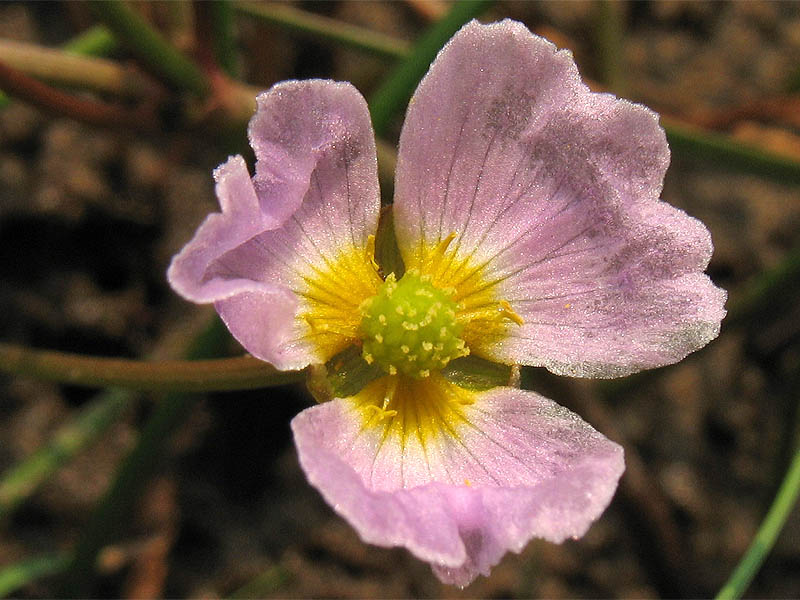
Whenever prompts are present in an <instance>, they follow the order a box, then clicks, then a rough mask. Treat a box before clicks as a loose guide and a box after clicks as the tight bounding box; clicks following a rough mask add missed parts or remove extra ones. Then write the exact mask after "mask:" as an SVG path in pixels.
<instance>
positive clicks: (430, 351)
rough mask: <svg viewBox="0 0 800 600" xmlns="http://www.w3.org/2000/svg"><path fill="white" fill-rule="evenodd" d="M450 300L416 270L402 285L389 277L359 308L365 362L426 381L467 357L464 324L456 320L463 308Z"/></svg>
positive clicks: (412, 271) (407, 276)
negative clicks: (453, 360) (462, 335)
mask: <svg viewBox="0 0 800 600" xmlns="http://www.w3.org/2000/svg"><path fill="white" fill-rule="evenodd" d="M451 296H452V292H450V291H449V290H442V289H439V288H437V287H434V286H433V284H431V278H430V277H429V276H426V275H420V274H419V272H417V271H415V270H409V271H407V272H406V274H405V275H403V277H402V278H401V279H400V281H397V280H396V278H395V276H394V273H391V274H389V276H388V277H386V281H384V282H383V284H382V285H381V287H380V288H379V289H378V293H377V294H376V295H375V296H373V297H372V298H369V299H368V300H366V301H364V303H363V304H362V305H361V314H362V319H361V333H362V336H363V337H362V339H363V349H362V356H363V357H364V360H366V361H367V362H368V363H370V364H372V363H373V362H375V363H377V364H378V365H379V366H380V367H381V368H383V370H384V371H386V372H387V373H389V374H390V375H395V374H397V373H398V372H400V373H403V374H405V375H409V376H410V377H413V378H415V379H422V378H423V377H428V376H429V375H430V374H431V371H432V370H439V369H441V368H443V367H444V366H446V365H447V363H449V362H450V361H451V360H452V359H454V358H458V357H460V356H466V355H467V354H469V348H467V347H466V346H465V344H464V340H462V339H461V338H459V335H461V330H462V329H463V325H462V324H460V323H458V322H457V321H456V311H457V310H458V308H459V306H458V305H457V304H456V302H454V301H453V300H452V299H451Z"/></svg>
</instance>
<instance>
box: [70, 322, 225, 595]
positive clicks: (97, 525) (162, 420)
mask: <svg viewBox="0 0 800 600" xmlns="http://www.w3.org/2000/svg"><path fill="white" fill-rule="evenodd" d="M226 336H227V332H226V331H225V328H224V326H222V324H221V323H220V321H219V319H214V320H213V321H212V322H211V324H210V325H209V327H208V328H207V329H206V330H205V331H204V332H202V333H201V334H200V335H199V336H198V337H197V338H196V339H195V340H193V342H192V343H191V345H190V347H189V349H188V351H187V353H186V355H187V358H189V359H190V360H196V361H199V360H200V359H202V358H208V357H210V356H215V355H216V354H217V352H218V351H219V350H218V349H219V348H220V347H222V346H223V345H224V340H225V339H226ZM197 401H198V397H197V396H188V395H184V394H168V395H167V396H165V397H164V399H163V400H162V401H161V402H159V403H158V404H157V405H156V406H155V409H154V410H153V413H152V414H151V415H150V418H149V419H148V421H147V423H146V424H145V426H144V428H143V429H142V432H141V434H140V435H139V439H138V441H137V443H136V446H135V447H134V449H133V450H132V451H131V452H130V454H128V456H127V457H126V458H125V460H124V461H123V463H122V466H121V467H120V468H119V470H118V471H117V476H116V478H115V479H114V482H113V483H112V484H111V487H110V488H109V489H108V491H107V492H106V494H105V495H104V496H103V499H102V500H101V501H100V502H99V503H98V505H97V507H96V508H95V510H94V512H93V513H92V515H91V517H90V518H89V522H88V523H87V524H86V526H85V527H84V528H83V530H82V533H81V537H80V539H79V540H78V543H77V545H76V547H75V551H74V553H73V555H72V560H71V561H70V563H69V565H68V567H67V569H66V573H65V576H64V579H63V581H62V587H61V590H60V594H58V595H59V596H62V597H87V596H89V595H90V591H91V582H92V578H93V575H94V566H95V562H96V560H97V554H98V552H99V551H100V549H101V548H103V547H104V546H106V545H108V544H109V543H111V542H113V541H114V540H116V539H118V538H119V536H120V535H122V533H123V531H124V527H125V525H126V523H127V522H128V521H129V519H130V514H131V512H132V511H133V509H134V507H135V505H136V502H137V501H138V499H139V497H140V496H141V494H142V492H143V491H144V489H145V486H146V484H147V482H148V481H149V479H150V476H151V475H152V474H153V473H154V472H155V470H156V467H157V465H158V462H159V459H160V458H161V457H162V456H163V455H164V454H165V452H166V450H167V448H168V446H169V444H170V443H171V434H172V432H173V431H174V430H175V428H176V427H177V426H178V425H179V424H180V423H181V422H182V421H183V420H184V419H185V417H186V416H187V415H188V414H189V412H190V410H191V409H192V407H194V405H195V404H196V402H197Z"/></svg>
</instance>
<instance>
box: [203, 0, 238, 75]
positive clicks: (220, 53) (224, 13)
mask: <svg viewBox="0 0 800 600" xmlns="http://www.w3.org/2000/svg"><path fill="white" fill-rule="evenodd" d="M208 4H209V6H208V10H209V13H210V15H211V28H212V39H213V41H214V54H215V56H216V59H217V64H219V66H220V68H221V69H222V70H223V71H224V72H225V74H226V75H228V76H230V77H237V76H238V75H239V61H238V60H237V58H236V55H237V52H236V37H235V35H234V31H235V27H234V26H235V23H234V13H233V4H232V3H231V2H230V0H210V1H209V3H208Z"/></svg>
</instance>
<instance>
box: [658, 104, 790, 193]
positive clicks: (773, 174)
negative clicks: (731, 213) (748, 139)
mask: <svg viewBox="0 0 800 600" xmlns="http://www.w3.org/2000/svg"><path fill="white" fill-rule="evenodd" d="M661 124H662V126H663V127H664V129H665V130H666V132H667V139H668V140H669V143H670V146H671V147H672V151H673V152H674V153H675V154H676V155H681V156H683V157H688V158H697V159H702V160H708V161H711V162H714V163H716V164H718V165H721V166H723V167H725V168H727V169H731V170H733V171H737V172H740V173H752V174H754V175H761V176H764V177H769V178H770V179H774V180H777V181H783V182H785V183H792V184H798V183H800V162H798V161H797V160H795V159H793V158H791V157H789V156H786V155H782V154H777V153H775V152H770V151H767V150H763V149H761V148H759V147H757V146H752V145H748V144H742V143H740V142H736V141H734V140H732V139H731V138H729V137H728V136H725V135H720V134H717V133H709V132H707V131H703V130H701V129H699V128H697V127H693V126H691V125H687V124H685V123H680V122H678V121H676V120H673V119H669V118H665V117H663V116H662V117H661Z"/></svg>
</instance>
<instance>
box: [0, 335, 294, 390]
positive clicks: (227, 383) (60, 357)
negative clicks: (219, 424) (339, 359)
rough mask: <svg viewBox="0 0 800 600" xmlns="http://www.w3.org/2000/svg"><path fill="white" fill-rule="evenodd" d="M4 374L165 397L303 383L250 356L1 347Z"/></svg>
mask: <svg viewBox="0 0 800 600" xmlns="http://www.w3.org/2000/svg"><path fill="white" fill-rule="evenodd" d="M0 372H3V373H8V374H10V375H21V376H28V377H33V378H35V379H44V380H46V381H55V382H58V383H64V384H70V385H82V386H87V387H98V388H100V387H109V386H113V387H122V388H126V389H131V390H142V391H143V390H155V391H162V392H169V391H181V392H211V391H223V390H245V389H254V388H260V387H269V386H272V385H281V384H285V383H292V382H296V381H300V380H302V378H303V372H302V371H279V370H277V369H276V368H275V367H273V366H271V365H269V364H267V363H265V362H264V361H261V360H258V359H256V358H253V357H251V356H242V357H237V358H223V359H217V360H167V361H139V360H127V359H122V358H105V357H97V356H83V355H80V354H69V353H64V352H51V351H47V350H33V349H31V348H25V347H22V346H13V345H10V344H0Z"/></svg>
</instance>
